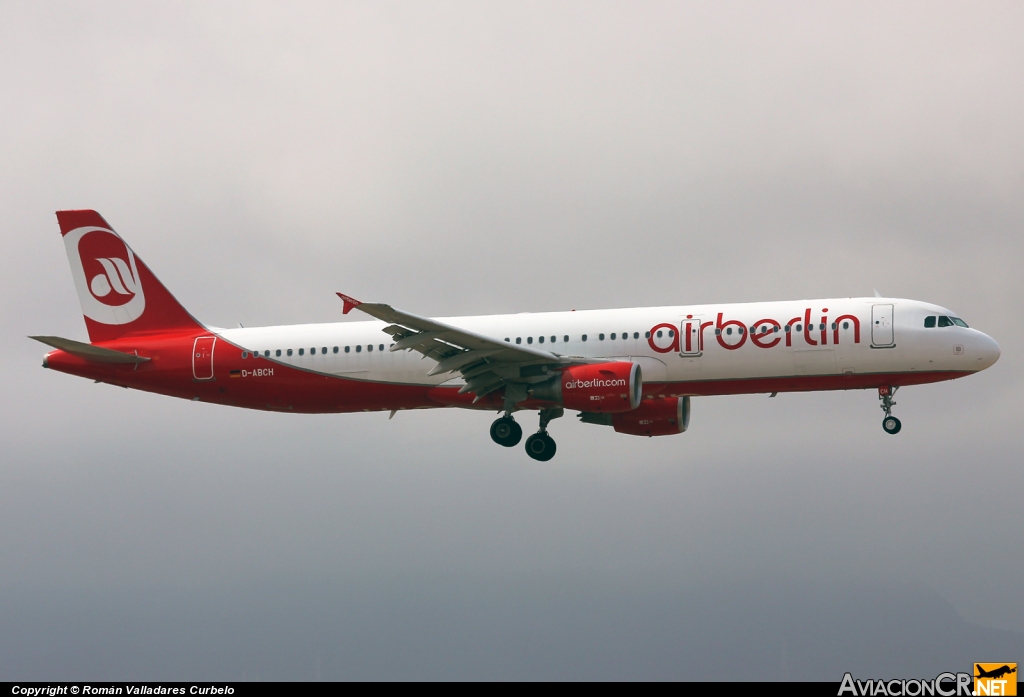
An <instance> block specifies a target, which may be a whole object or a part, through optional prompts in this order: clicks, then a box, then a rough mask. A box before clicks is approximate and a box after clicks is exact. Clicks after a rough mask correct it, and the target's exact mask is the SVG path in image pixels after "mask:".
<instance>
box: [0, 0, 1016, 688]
mask: <svg viewBox="0 0 1024 697" xmlns="http://www.w3.org/2000/svg"><path fill="white" fill-rule="evenodd" d="M1021 36H1024V7H1022V6H1021V5H1020V4H1019V3H1003V4H1000V3H986V4H981V5H977V4H975V5H966V4H956V3H948V4H942V3H921V4H915V3H903V4H898V5H893V4H891V3H878V4H870V3H858V4H846V5H843V6H838V5H835V4H832V5H821V4H817V3H808V4H766V3H749V4H728V3H714V4H685V3H678V2H676V3H666V4H660V3H620V4H608V3H595V2H587V3H557V4H555V3H535V4H531V3H524V2H515V3H508V4H497V3H487V4H480V3H466V4H452V3H446V4H442V3H424V4H418V5H417V4H411V3H396V4H385V3H364V4H352V3H348V4H342V3H325V4H312V3H307V4H295V3H291V4H288V5H282V4H268V5H256V4H254V3H249V2H247V3H239V4H228V3H218V4H215V5H212V6H211V5H210V4H209V3H195V4H186V3H175V4H172V5H168V4H166V3H140V2H133V3H93V4H80V3H66V4H65V3H49V4H43V3H13V2H5V3H3V4H0V163H2V164H0V210H2V211H3V213H4V222H3V224H2V225H0V239H2V242H3V248H4V250H5V251H4V253H3V254H0V291H2V293H3V296H4V297H5V298H6V301H5V302H4V303H3V312H2V314H0V352H2V353H0V355H2V358H3V360H2V361H0V375H2V385H3V394H4V396H5V397H6V399H5V400H4V403H3V405H0V452H2V453H3V455H2V456H0V613H2V616H3V617H5V618H7V619H6V620H5V621H3V622H0V678H4V679H14V678H21V679H24V678H37V679H46V678H54V679H56V678H59V677H63V676H66V677H72V676H92V677H102V678H111V677H118V676H122V675H125V676H138V677H160V678H168V677H180V678H188V677H196V678H200V677H211V678H213V677H218V678H233V679H236V678H241V677H257V676H258V677H263V678H273V677H298V678H314V677H317V676H320V677H325V678H340V677H388V676H399V677H418V676H426V677H680V676H683V677H685V676H692V677H705V678H716V677H729V676H728V675H722V674H721V673H722V670H725V669H726V667H727V666H729V665H731V664H733V663H735V662H737V661H739V662H743V666H744V667H742V668H738V669H736V670H738V671H739V672H738V673H737V674H738V675H740V676H742V677H765V678H775V677H784V676H788V677H791V678H792V677H815V678H820V679H832V680H838V679H839V678H840V677H841V671H842V670H846V669H848V668H844V666H850V667H851V668H855V669H857V670H860V671H861V672H862V673H864V674H865V676H866V674H867V673H869V672H871V671H872V670H876V671H888V672H889V673H891V674H892V675H897V674H900V671H901V670H902V669H903V668H904V667H909V668H913V669H914V670H916V671H919V672H921V671H933V672H937V670H939V669H947V668H955V669H966V667H967V663H968V662H969V661H973V660H979V661H980V660H1019V659H1020V658H1022V655H1024V654H1022V650H1021V649H1024V604H1022V603H1021V602H1020V599H1021V580H1020V579H1021V578H1024V557H1022V555H1021V554H1020V550H1021V547H1022V545H1021V542H1022V533H1021V530H1022V529H1024V516H1022V514H1021V507H1020V505H1019V503H1018V499H1017V498H1016V497H1017V496H1019V495H1020V491H1021V489H1022V484H1024V474H1022V472H1021V461H1022V453H1024V428H1022V426H1024V423H1022V416H1021V414H1022V409H1024V390H1022V387H1024V363H1022V352H1021V349H1020V347H1021V346H1022V345H1024V325H1022V324H1021V322H1020V321H1019V320H1018V318H1019V317H1021V316H1024V275H1022V274H1021V272H1020V260H1021V258H1022V256H1024V248H1022V247H1024V242H1022V235H1021V232H1022V226H1024V164H1022V163H1024V128H1022V125H1024V90H1022V88H1021V85H1024V42H1022V41H1021V40H1020V37H1021ZM74 207H90V208H96V209H97V210H99V211H100V212H101V213H102V214H103V215H104V216H105V217H106V218H107V220H109V221H110V222H111V223H112V225H113V226H114V227H115V228H116V229H117V230H118V231H119V232H120V233H121V234H122V235H123V236H124V237H125V238H126V239H127V240H128V242H129V243H130V244H131V245H132V247H133V248H134V249H135V251H136V252H137V253H138V254H139V255H140V256H141V257H142V258H143V259H145V260H146V262H147V263H148V264H149V266H150V267H151V268H152V269H153V270H154V272H155V273H156V274H157V275H158V276H159V277H160V278H161V280H162V281H163V282H164V283H165V284H166V285H167V286H168V287H169V288H170V289H171V291H172V292H174V293H175V294H176V296H177V297H178V298H179V299H180V300H181V301H182V302H183V303H184V304H185V306H186V307H188V308H189V309H190V310H191V311H192V312H193V313H194V314H195V315H196V316H198V317H199V318H200V319H202V320H203V321H206V322H208V323H211V324H214V325H220V326H234V325H235V324H237V323H238V322H242V323H244V324H245V325H247V326H250V325H259V324H276V323H298V322H319V321H334V320H340V319H341V315H340V306H339V303H338V301H337V299H336V297H335V296H334V292H335V291H339V290H340V291H344V292H347V293H349V294H351V295H354V296H356V297H359V298H361V299H365V300H374V301H383V302H390V303H392V304H394V305H396V306H399V307H402V308H404V309H408V310H410V311H412V312H416V313H422V314H429V315H456V314H475V313H491V312H519V311H541V310H558V309H571V308H598V307H628V306H642V305H661V304H676V303H687V302H731V301H746V300H772V299H788V298H801V297H829V296H848V295H870V294H871V292H872V289H874V288H877V289H879V291H881V292H883V293H885V294H886V295H892V296H903V297H912V298H917V299H921V300H928V301H932V302H936V303H939V304H942V305H945V306H948V307H950V308H952V309H953V310H954V311H956V312H957V313H959V314H960V315H961V316H962V317H963V318H965V319H966V320H967V321H968V322H969V323H970V324H972V325H973V326H977V327H978V328H980V329H981V330H983V331H985V332H987V333H989V334H990V335H992V336H993V337H994V338H995V339H996V340H997V341H998V342H999V343H1000V345H1001V347H1002V350H1003V355H1002V358H1001V359H1000V361H999V362H998V363H997V364H996V365H995V366H994V367H993V368H992V369H990V370H989V371H987V372H985V373H983V374H981V375H978V376H974V377H971V378H968V379H965V380H961V381H956V382H953V383H948V384H940V385H931V386H922V387H916V388H907V389H905V390H903V391H901V392H900V394H899V398H898V400H897V401H898V402H899V406H898V407H897V408H896V413H897V414H898V415H899V416H900V418H901V419H903V423H904V429H903V432H902V433H901V434H900V435H899V436H898V437H896V438H893V437H889V436H886V435H885V434H884V433H883V432H882V430H881V428H880V426H879V421H880V418H881V413H880V411H879V409H878V407H877V406H876V399H875V396H874V395H873V394H871V393H868V392H851V393H835V394H814V395H780V396H779V397H778V398H776V399H774V400H772V401H770V402H769V401H768V400H767V399H766V397H765V396H763V395H761V396H746V397H723V398H707V399H700V400H695V402H694V415H693V419H692V421H691V431H690V432H688V433H686V434H684V435H680V436H676V437H672V438H656V439H639V438H632V437H628V436H622V435H618V434H614V433H611V432H609V431H610V429H601V428H598V427H593V426H585V425H582V424H578V423H576V420H575V419H570V418H566V419H563V420H561V421H556V422H554V424H553V425H552V429H553V434H554V435H555V437H556V438H557V440H558V443H559V452H558V456H557V458H556V459H555V460H554V461H552V462H551V463H536V462H534V461H532V460H529V459H528V458H526V457H525V455H524V454H523V453H522V452H520V449H518V448H517V449H514V450H511V451H506V450H504V449H502V448H498V447H496V446H494V445H493V443H491V441H490V439H489V437H488V435H487V426H488V424H489V422H490V420H491V418H492V417H491V415H489V414H484V413H479V414H477V413H467V412H457V411H453V410H439V411H433V412H421V413H405V414H400V415H398V416H396V417H395V419H394V420H392V421H388V420H387V417H386V415H381V414H372V415H364V414H357V415H347V416H312V417H298V416H285V415H279V414H262V413H252V412H245V411H240V410H230V409H226V408H220V407H215V406H210V405H203V404H192V403H187V402H182V401H176V400H172V399H168V398H164V397H158V396H155V395H148V394H143V393H138V392H133V391H126V390H120V389H116V388H112V387H109V386H103V385H94V384H92V383H90V382H88V381H85V380H80V379H75V378H72V377H70V376H66V375H60V374H56V373H48V372H46V371H43V370H42V369H41V368H40V367H39V363H40V358H41V356H42V353H43V349H42V347H41V346H39V345H36V344H34V343H33V342H31V341H29V340H28V339H26V338H25V336H26V335H29V334H58V335H62V336H68V337H71V338H77V339H83V338H85V336H86V334H85V330H84V325H83V321H82V318H81V312H80V309H79V306H78V301H77V298H76V297H75V293H74V288H73V285H72V282H71V278H70V273H69V270H68V265H67V259H66V257H65V254H64V250H63V246H62V245H61V243H60V235H59V232H58V229H57V225H56V220H55V218H54V216H53V211H54V210H56V209H59V208H74ZM533 424H534V421H533V419H532V417H531V418H527V420H526V422H525V426H526V428H527V429H530V428H533ZM887 623H888V624H887ZM901 632H903V633H901ZM156 636H159V637H160V638H159V639H157V638H155V637H156ZM702 637H704V638H705V639H702ZM936 637H948V638H949V639H948V641H945V640H944V639H937V638H936ZM887 642H888V643H887ZM880 647H881V648H880ZM889 647H891V650H890V649H889ZM883 649H884V650H883ZM982 653H984V655H982ZM950 662H958V663H956V665H952V666H950V665H949V663H950ZM877 677H883V676H882V675H879V676H877ZM908 677H910V676H909V675H908Z"/></svg>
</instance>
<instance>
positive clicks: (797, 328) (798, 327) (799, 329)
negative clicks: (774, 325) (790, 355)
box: [796, 324, 803, 332]
mask: <svg viewBox="0 0 1024 697" xmlns="http://www.w3.org/2000/svg"><path fill="white" fill-rule="evenodd" d="M796 330H797V331H798V332H799V331H803V330H802V329H801V326H800V325H799V324H798V325H796Z"/></svg>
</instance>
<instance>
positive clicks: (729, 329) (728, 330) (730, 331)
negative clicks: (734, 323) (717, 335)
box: [725, 327, 732, 336]
mask: <svg viewBox="0 0 1024 697" xmlns="http://www.w3.org/2000/svg"><path fill="white" fill-rule="evenodd" d="M725 333H726V334H728V335H730V336H732V327H729V328H728V329H726V330H725Z"/></svg>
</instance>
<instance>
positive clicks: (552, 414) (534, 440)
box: [526, 409, 565, 462]
mask: <svg viewBox="0 0 1024 697" xmlns="http://www.w3.org/2000/svg"><path fill="white" fill-rule="evenodd" d="M564 413H565V411H564V410H563V409H541V410H540V428H539V429H538V430H537V432H536V433H534V434H533V435H532V436H530V437H529V438H527V439H526V454H527V455H529V456H530V457H532V458H533V459H534V460H539V461H540V462H547V461H548V460H550V459H551V458H553V457H554V456H555V450H557V446H556V445H555V439H554V438H552V437H551V436H549V435H548V424H549V423H551V420H552V419H557V418H558V417H560V416H561V415H562V414H564Z"/></svg>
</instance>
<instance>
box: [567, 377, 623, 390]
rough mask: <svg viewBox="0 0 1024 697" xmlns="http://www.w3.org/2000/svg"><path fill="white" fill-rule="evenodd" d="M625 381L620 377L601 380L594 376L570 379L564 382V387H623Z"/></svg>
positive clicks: (570, 388)
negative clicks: (584, 378) (589, 378)
mask: <svg viewBox="0 0 1024 697" xmlns="http://www.w3.org/2000/svg"><path fill="white" fill-rule="evenodd" d="M625 386H626V381H625V380H624V379H622V378H617V379H614V380H601V379H600V378H596V379H594V380H570V381H569V382H567V383H565V389H567V390H572V389H583V388H587V387H625Z"/></svg>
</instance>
